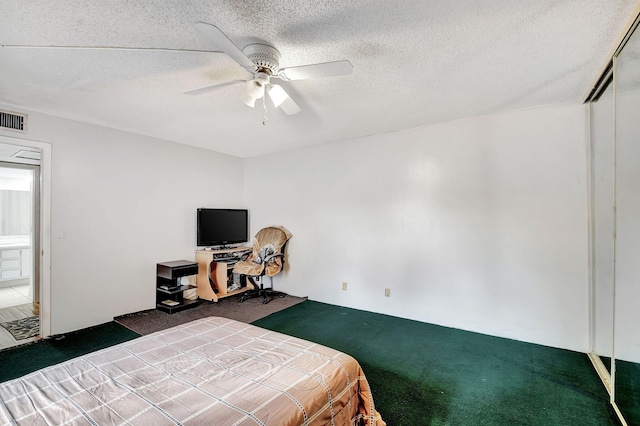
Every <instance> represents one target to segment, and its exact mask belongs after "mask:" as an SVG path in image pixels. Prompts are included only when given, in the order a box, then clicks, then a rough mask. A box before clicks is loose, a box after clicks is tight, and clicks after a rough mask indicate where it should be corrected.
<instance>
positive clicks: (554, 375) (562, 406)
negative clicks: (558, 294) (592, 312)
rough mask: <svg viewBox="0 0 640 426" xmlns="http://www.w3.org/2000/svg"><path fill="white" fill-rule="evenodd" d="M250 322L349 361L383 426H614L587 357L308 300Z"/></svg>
mask: <svg viewBox="0 0 640 426" xmlns="http://www.w3.org/2000/svg"><path fill="white" fill-rule="evenodd" d="M253 324H255V325H258V326H260V327H264V328H267V329H271V330H275V331H279V332H282V333H285V334H289V335H292V336H296V337H300V338H303V339H306V340H310V341H313V342H316V343H320V344H323V345H326V346H330V347H332V348H335V349H338V350H340V351H343V352H346V353H348V354H350V355H352V356H353V357H355V358H356V359H357V360H358V361H359V362H360V364H361V365H362V368H363V369H364V372H365V374H366V376H367V378H368V380H369V383H370V385H371V388H372V391H373V395H374V399H375V401H376V407H377V409H378V411H379V412H380V413H381V414H382V418H383V419H384V420H385V421H386V422H387V424H388V425H389V426H402V425H407V426H409V425H411V426H416V425H456V426H457V425H500V426H504V425H536V426H539V425H562V426H569V425H580V426H585V425H594V426H606V425H618V424H619V423H618V420H617V417H616V415H615V413H614V411H613V410H612V409H611V407H610V405H609V404H608V402H607V401H608V394H607V392H606V390H605V388H604V386H603V385H602V383H601V381H600V379H599V378H598V376H597V374H596V372H595V370H594V368H593V367H592V365H591V362H590V361H589V359H588V357H587V355H586V354H582V353H577V352H572V351H567V350H561V349H555V348H550V347H546V346H540V345H534V344H530V343H523V342H518V341H514V340H509V339H502V338H498V337H492V336H487V335H482V334H477V333H471V332H466V331H461V330H456V329H451V328H446V327H440V326H436V325H431V324H426V323H421V322H417V321H411V320H406V319H401V318H396V317H390V316H387V315H381V314H375V313H371V312H365V311H359V310H355V309H348V308H342V307H338V306H333V305H327V304H323V303H318V302H312V301H306V302H303V303H301V304H298V305H295V306H293V307H291V308H288V309H285V310H283V311H280V312H277V313H275V314H272V315H270V316H268V317H265V318H262V319H260V320H257V321H255V322H253Z"/></svg>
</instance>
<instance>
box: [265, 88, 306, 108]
mask: <svg viewBox="0 0 640 426" xmlns="http://www.w3.org/2000/svg"><path fill="white" fill-rule="evenodd" d="M267 93H268V95H269V98H270V99H271V101H272V102H273V105H274V106H275V107H276V108H277V107H280V109H281V110H282V111H284V113H285V114H287V115H293V114H297V113H299V112H300V107H299V106H298V104H296V103H295V101H294V100H293V99H291V96H289V94H287V92H285V90H284V89H283V88H282V86H279V85H277V84H272V85H271V87H270V88H269V91H268V92H267Z"/></svg>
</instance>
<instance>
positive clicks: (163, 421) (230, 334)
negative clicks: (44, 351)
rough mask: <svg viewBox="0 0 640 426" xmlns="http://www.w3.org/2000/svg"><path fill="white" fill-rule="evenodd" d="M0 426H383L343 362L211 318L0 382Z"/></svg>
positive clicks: (358, 373)
mask: <svg viewBox="0 0 640 426" xmlns="http://www.w3.org/2000/svg"><path fill="white" fill-rule="evenodd" d="M0 424H2V425H8V424H27V425H112V424H122V425H153V426H156V425H170V424H184V425H189V424H191V425H216V426H231V425H336V426H340V425H370V426H381V425H385V423H384V421H382V419H381V418H380V415H379V414H378V412H377V411H376V409H375V406H374V402H373V398H372V395H371V391H370V389H369V385H368V382H367V379H366V378H365V375H364V373H363V371H362V369H361V367H360V365H359V364H358V362H357V361H356V360H355V359H354V358H352V357H351V356H349V355H346V354H344V353H341V352H338V351H336V350H333V349H330V348H327V347H325V346H321V345H317V344H315V343H311V342H308V341H305V340H302V339H298V338H295V337H291V336H287V335H284V334H280V333H276V332H273V331H269V330H265V329H262V328H259V327H255V326H252V325H250V324H245V323H241V322H237V321H234V320H230V319H226V318H218V317H209V318H204V319H200V320H196V321H193V322H189V323H186V324H182V325H179V326H177V327H173V328H170V329H167V330H163V331H160V332H156V333H153V334H149V335H147V336H142V337H140V338H137V339H135V340H132V341H129V342H125V343H122V344H119V345H116V346H113V347H110V348H107V349H103V350H100V351H97V352H93V353H91V354H88V355H85V356H82V357H79V358H74V359H72V360H69V361H66V362H64V363H61V364H58V365H54V366H52V367H47V368H44V369H42V370H39V371H36V372H34V373H31V374H29V375H27V376H24V377H22V378H19V379H15V380H12V381H9V382H5V383H2V384H0Z"/></svg>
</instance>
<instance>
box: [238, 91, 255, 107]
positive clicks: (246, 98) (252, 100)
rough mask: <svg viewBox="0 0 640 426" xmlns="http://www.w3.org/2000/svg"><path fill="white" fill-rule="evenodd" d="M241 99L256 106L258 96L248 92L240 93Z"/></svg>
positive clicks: (250, 105) (249, 104) (246, 103)
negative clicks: (252, 95)
mask: <svg viewBox="0 0 640 426" xmlns="http://www.w3.org/2000/svg"><path fill="white" fill-rule="evenodd" d="M240 100H241V101H242V102H244V104H245V105H246V106H248V107H251V108H254V107H255V106H256V98H254V97H251V96H249V95H247V93H246V92H244V93H243V94H242V95H240Z"/></svg>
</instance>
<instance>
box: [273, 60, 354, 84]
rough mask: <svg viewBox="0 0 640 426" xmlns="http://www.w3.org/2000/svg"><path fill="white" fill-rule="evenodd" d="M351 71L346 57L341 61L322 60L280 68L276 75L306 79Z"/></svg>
mask: <svg viewBox="0 0 640 426" xmlns="http://www.w3.org/2000/svg"><path fill="white" fill-rule="evenodd" d="M352 71H353V65H351V62H349V61H347V60H346V59H345V60H343V61H335V62H324V63H322V64H312V65H302V66H299V67H289V68H282V69H281V70H280V71H279V72H278V76H279V77H280V78H282V79H283V80H306V79H308V78H320V77H333V76H336V75H347V74H351V72H352Z"/></svg>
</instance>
